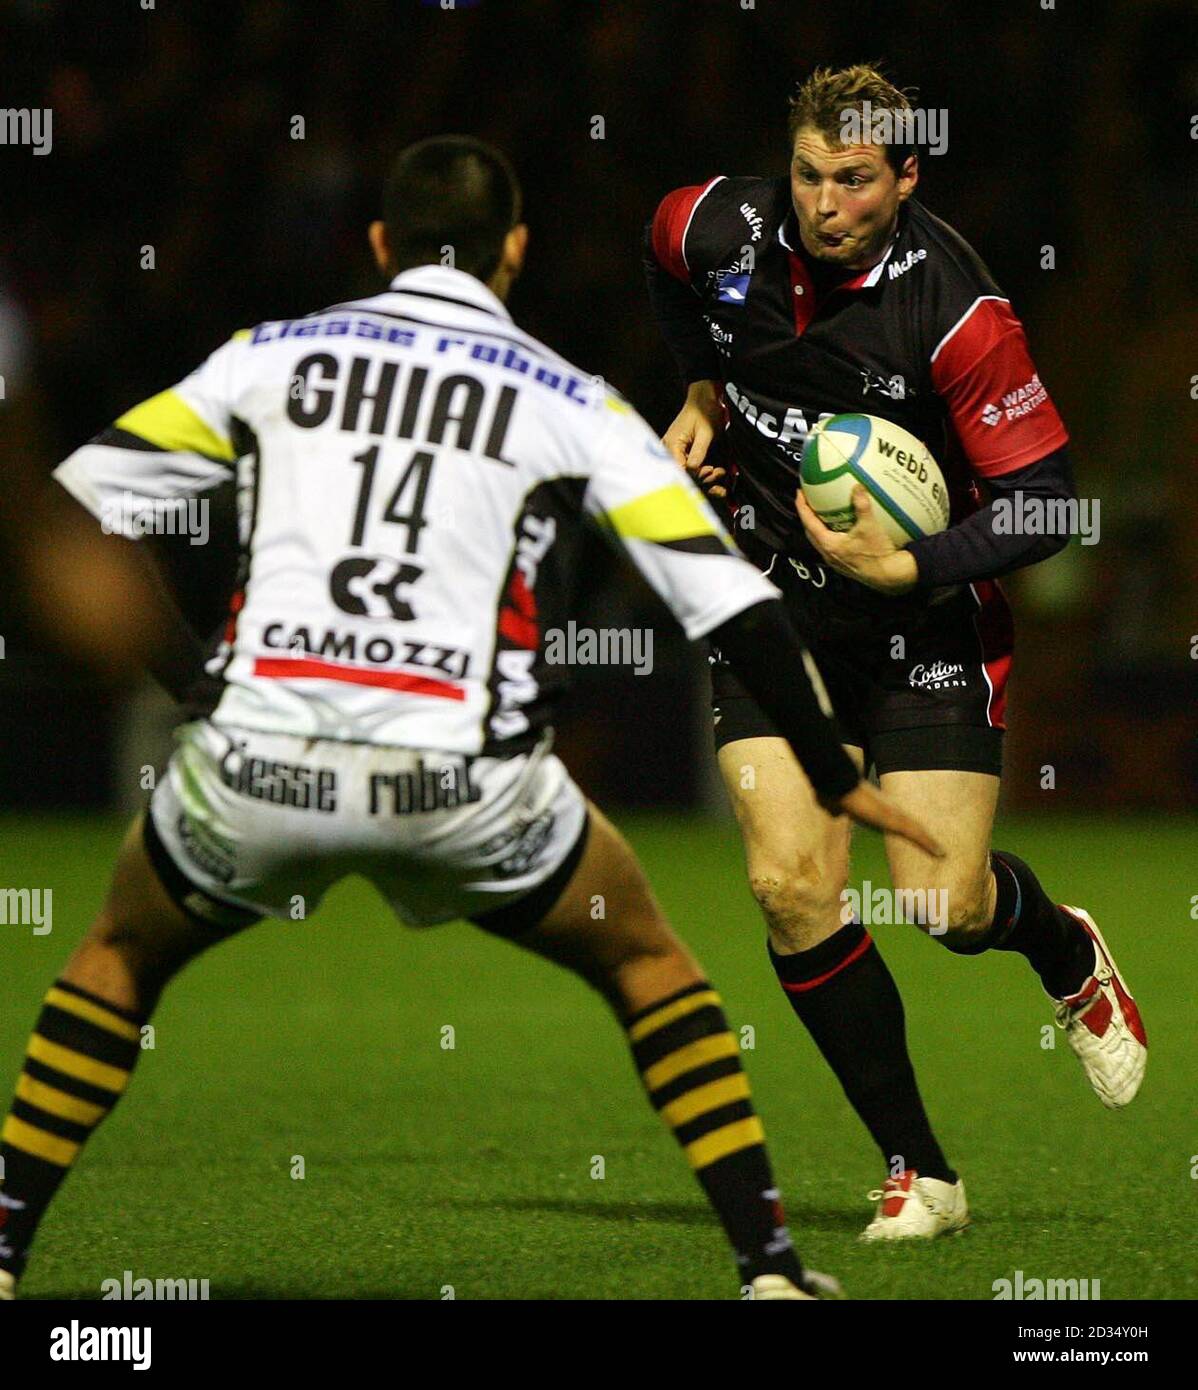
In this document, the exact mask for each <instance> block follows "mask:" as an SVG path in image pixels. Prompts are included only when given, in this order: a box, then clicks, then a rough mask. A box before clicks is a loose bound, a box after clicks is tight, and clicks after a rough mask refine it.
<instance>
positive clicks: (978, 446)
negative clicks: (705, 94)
mask: <svg viewBox="0 0 1198 1390" xmlns="http://www.w3.org/2000/svg"><path fill="white" fill-rule="evenodd" d="M649 239H650V243H651V251H650V273H651V275H653V274H655V273H658V272H656V267H658V266H659V267H660V268H661V270H663V271H665V272H668V274H669V276H671V277H673V278H674V279H675V280H677V281H680V282H681V283H682V284H684V285H687V286H689V287H690V290H691V291H693V295H694V305H693V309H692V308H690V307H689V303H687V302H683V303H680V305H679V307H680V309H681V311H682V312H681V315H676V316H673V320H672V323H666V322H663V325H662V326H663V329H664V331H665V333H666V337H667V340H668V341H669V343H670V346H671V348H672V350H673V352H674V355H675V357H676V359H677V360H678V365H679V367H680V369H681V371H682V373H683V376H684V377H685V379H686V380H687V381H696V380H704V379H713V380H718V381H722V382H723V384H724V395H725V399H726V403H727V408H728V416H729V424H728V429H727V432H726V435H725V443H726V444H727V445H728V446H729V449H730V453H731V460H732V463H733V464H734V467H735V480H734V483H733V487H732V491H731V498H732V505H733V506H734V508H736V509H739V508H741V507H744V506H746V505H752V506H753V508H754V513H753V527H752V529H753V531H754V532H755V533H756V535H757V537H758V538H759V539H761V540H763V541H765V542H766V544H768V545H770V546H771V547H772V548H774V549H778V550H785V551H787V552H788V553H790V554H792V555H794V556H795V557H796V558H799V559H806V560H809V561H818V556H817V554H816V552H815V551H814V549H813V548H812V547H811V545H810V543H809V542H808V540H807V538H806V536H805V534H804V532H803V528H802V525H801V523H800V522H799V519H798V517H797V515H796V514H795V510H794V495H795V490H796V488H797V486H798V474H799V459H800V455H801V453H802V449H803V443H804V441H805V439H806V437H807V433H808V430H809V429H810V428H811V426H812V425H814V424H815V423H816V421H818V420H819V419H820V418H822V417H825V416H829V415H836V414H840V413H842V412H852V411H861V412H865V413H868V414H871V415H879V416H881V417H883V418H884V419H887V420H892V421H893V422H894V423H895V424H897V425H900V426H902V428H904V429H906V430H909V431H910V432H911V433H912V434H914V435H915V436H916V437H917V438H919V439H921V440H923V441H924V443H925V444H926V445H927V446H928V448H930V449H931V451H932V453H933V455H934V456H935V458H936V459H937V461H938V462H939V464H940V466H941V469H942V470H943V472H944V476H945V479H946V481H947V483H948V486H949V492H950V496H951V499H952V515H951V522H952V523H956V522H958V521H960V520H962V519H963V518H964V517H966V516H968V515H970V514H971V513H972V512H973V511H975V510H976V509H977V507H978V506H979V504H980V496H979V493H978V490H977V486H976V482H977V479H979V478H983V479H984V478H995V477H999V476H1001V475H1002V474H1005V473H1010V472H1012V471H1013V470H1015V469H1019V468H1023V467H1026V466H1027V465H1029V464H1032V463H1034V462H1036V461H1037V460H1039V459H1042V458H1044V457H1045V456H1046V455H1048V454H1050V453H1052V452H1053V451H1054V450H1057V449H1060V448H1061V447H1062V446H1063V445H1064V444H1065V443H1066V442H1067V439H1068V435H1067V434H1066V431H1065V427H1064V425H1063V424H1062V422H1061V418H1060V416H1059V415H1058V414H1057V411H1056V408H1055V406H1054V405H1053V403H1052V401H1051V399H1050V398H1049V396H1048V393H1047V391H1046V390H1045V388H1044V387H1043V385H1042V384H1041V382H1040V378H1039V375H1038V373H1037V372H1036V368H1035V365H1034V364H1033V362H1032V359H1031V355H1030V353H1029V351H1028V346H1027V341H1026V338H1025V336H1024V332H1023V326H1022V324H1021V323H1020V321H1019V319H1018V318H1017V317H1016V315H1015V313H1014V311H1013V310H1012V308H1011V305H1010V302H1009V301H1008V300H1007V299H1006V297H1005V296H1004V295H1003V293H1002V291H1001V290H1000V289H999V288H998V286H997V285H996V284H995V283H994V281H993V280H992V279H991V277H990V274H989V272H988V271H987V269H986V267H985V265H983V263H982V261H981V259H980V258H979V257H978V256H977V254H976V253H975V252H974V251H973V249H972V248H971V247H970V246H969V245H968V243H967V242H965V241H964V240H963V238H962V237H960V236H959V235H958V234H957V233H956V232H955V231H954V230H953V229H952V228H951V227H950V226H948V224H947V223H945V222H942V221H941V220H940V219H939V218H938V217H935V216H933V215H932V213H930V212H929V211H928V210H927V208H925V207H924V206H923V205H922V204H921V203H919V202H918V201H916V200H915V199H914V198H910V199H908V200H907V201H906V202H905V203H904V204H903V205H902V208H901V209H900V212H899V219H898V224H897V228H896V233H895V237H894V240H893V242H892V243H891V245H890V248H889V250H888V251H887V253H886V255H885V257H884V258H883V260H882V261H880V262H879V263H878V264H877V265H875V266H873V267H872V268H871V269H870V270H868V271H865V272H863V273H861V274H859V275H855V276H850V277H849V278H841V279H839V280H838V281H836V280H833V281H832V282H831V285H832V287H831V288H825V289H824V290H822V291H821V289H820V286H827V285H828V284H829V277H828V275H827V273H826V268H825V267H822V266H819V265H818V264H816V266H815V270H814V272H813V268H812V267H813V262H812V260H811V258H809V257H808V256H807V254H806V253H805V252H804V251H803V250H802V248H801V244H800V241H799V234H798V227H797V224H796V219H795V215H794V210H793V208H792V206H791V197H790V184H789V180H788V179H787V178H785V177H783V178H773V179H762V178H726V177H723V176H720V177H718V178H714V179H712V180H711V181H710V182H708V183H705V184H700V185H696V186H695V187H692V188H680V189H678V190H676V191H675V192H673V193H670V194H669V195H668V196H667V197H666V198H665V199H663V201H662V202H661V204H660V206H659V207H658V209H657V212H656V214H655V216H654V218H653V222H652V227H651V233H650V238H649ZM660 278H663V279H664V277H660ZM817 282H818V284H817ZM668 283H669V282H668V281H666V282H665V285H666V287H668ZM657 298H658V299H659V300H660V296H658V297H657ZM677 298H678V296H677V294H676V293H675V294H674V295H673V296H671V302H673V301H674V300H676V299H677ZM682 299H683V300H684V301H685V300H687V297H686V296H683V297H682ZM687 320H689V321H690V322H689V323H688V322H687ZM704 330H705V331H704ZM950 524H951V523H950ZM880 597H881V596H880V595H874V598H880ZM883 601H885V600H883Z"/></svg>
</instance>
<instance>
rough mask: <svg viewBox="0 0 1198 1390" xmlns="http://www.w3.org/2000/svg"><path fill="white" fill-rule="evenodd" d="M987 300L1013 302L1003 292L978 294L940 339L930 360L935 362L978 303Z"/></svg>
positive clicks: (1001, 302) (1003, 302)
mask: <svg viewBox="0 0 1198 1390" xmlns="http://www.w3.org/2000/svg"><path fill="white" fill-rule="evenodd" d="M987 300H993V301H994V302H995V303H997V304H1009V303H1010V302H1011V301H1010V300H1009V299H1008V298H1007V297H1006V295H1002V294H981V295H978V297H977V298H976V299H975V300H974V301H973V303H972V304H971V305H970V306H969V308H968V309H966V310H965V312H964V313H963V314H962V315H961V317H960V318H959V319H958V320H957V321H956V323H954V324H953V326H952V327H951V328H950V329H949V330H948V332H947V333H946V334H945V335H944V337H943V338H941V339H940V341H939V342H938V343H937V344H936V347H935V350H934V351H933V353H932V356H931V358H930V359H929V360H930V361H932V362H935V360H936V359H937V357H939V356H940V354H941V352H943V351H944V348H945V346H946V345H947V344H948V342H949V340H950V339H951V338H952V337H953V335H954V334H956V333H957V332H958V331H959V330H960V329H961V328H963V327H964V326H965V324H966V323H967V322H968V320H969V318H970V316H971V315H972V314H973V312H974V310H975V309H976V308H977V307H978V305H979V304H984V303H985V302H986V301H987Z"/></svg>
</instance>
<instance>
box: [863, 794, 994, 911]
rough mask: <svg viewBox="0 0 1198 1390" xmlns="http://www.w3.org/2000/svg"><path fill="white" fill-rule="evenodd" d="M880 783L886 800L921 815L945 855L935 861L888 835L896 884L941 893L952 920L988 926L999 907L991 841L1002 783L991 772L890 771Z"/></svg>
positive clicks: (889, 856)
mask: <svg viewBox="0 0 1198 1390" xmlns="http://www.w3.org/2000/svg"><path fill="white" fill-rule="evenodd" d="M879 781H880V783H881V787H882V790H883V791H884V792H885V793H886V795H887V796H889V797H891V798H892V799H893V800H894V801H895V802H896V803H897V804H898V805H899V806H901V807H902V808H903V809H904V810H906V811H909V812H911V814H912V815H917V816H919V818H920V819H921V820H922V822H923V823H924V825H926V826H927V828H928V829H929V830H930V831H931V833H932V834H933V835H934V836H935V837H936V838H937V839H938V840H939V841H940V843H941V844H942V845H943V846H944V848H945V851H946V853H945V857H944V858H943V859H933V858H932V857H931V856H930V855H928V854H925V853H924V852H923V850H921V849H919V848H918V847H917V846H915V845H912V844H910V843H909V842H908V841H906V840H900V839H898V838H897V837H896V836H894V835H887V836H886V857H887V860H888V862H889V865H890V881H891V883H892V884H893V886H894V887H895V888H896V889H910V890H917V889H920V888H923V889H928V890H931V889H935V890H937V891H941V892H943V893H944V894H945V895H946V898H945V901H946V903H947V909H948V914H949V920H950V922H953V923H956V924H960V925H966V926H968V925H985V922H986V921H988V920H989V916H990V914H991V913H992V912H993V907H994V904H993V884H992V880H991V877H990V839H991V835H992V834H993V830H994V813H995V811H996V810H997V807H998V793H999V786H1000V783H999V779H998V778H997V777H995V776H992V775H991V774H990V773H986V772H962V771H957V770H949V769H943V770H935V771H917V772H885V773H883V774H882V776H881V777H880V778H879ZM983 919H984V920H983Z"/></svg>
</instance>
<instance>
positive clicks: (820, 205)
mask: <svg viewBox="0 0 1198 1390" xmlns="http://www.w3.org/2000/svg"><path fill="white" fill-rule="evenodd" d="M915 168H916V162H915V160H914V158H911V159H909V160H908V161H907V164H906V165H905V166H904V173H903V174H902V175H901V176H900V175H897V174H896V173H895V172H894V170H893V169H892V168H891V166H890V164H889V163H888V162H887V159H886V151H885V149H884V148H883V147H882V146H881V145H842V144H840V143H839V142H836V143H833V144H831V145H829V144H828V142H827V141H826V140H825V139H824V137H823V135H822V134H821V133H820V132H819V131H818V130H816V129H814V128H813V127H811V126H804V127H803V128H802V129H801V130H799V131H797V132H796V134H795V142H794V149H793V151H792V153H791V162H790V195H791V199H792V201H793V202H794V208H795V215H796V217H797V218H798V220H799V236H800V237H801V238H802V242H803V247H804V249H805V250H806V251H807V253H808V254H809V255H811V256H814V257H815V258H816V259H817V260H820V261H825V262H826V263H827V264H829V265H838V266H843V267H844V268H845V269H846V270H864V269H866V267H868V266H871V265H874V264H875V263H876V262H877V261H879V260H880V259H881V258H882V255H883V253H884V252H885V250H886V247H887V245H888V244H889V242H890V238H891V235H892V234H893V232H894V224H895V220H896V219H897V217H898V210H899V206H900V204H902V202H903V201H904V200H905V199H906V198H908V197H909V196H910V194H911V190H912V189H913V188H914V187H915V183H916V178H917V175H916V172H915Z"/></svg>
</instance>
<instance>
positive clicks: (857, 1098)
mask: <svg viewBox="0 0 1198 1390" xmlns="http://www.w3.org/2000/svg"><path fill="white" fill-rule="evenodd" d="M769 953H770V960H771V961H772V963H773V966H774V970H775V971H776V972H777V975H778V982H779V983H780V984H781V986H782V988H783V989H784V990H785V991H786V997H787V998H788V999H789V1000H790V1006H791V1008H792V1009H794V1011H795V1013H796V1014H797V1015H798V1016H799V1018H800V1019H801V1020H802V1022H803V1025H804V1027H805V1028H806V1029H807V1031H808V1032H809V1033H810V1034H811V1037H812V1039H813V1040H814V1042H815V1045H816V1046H817V1047H818V1048H819V1050H820V1051H821V1052H822V1053H823V1055H824V1060H825V1061H826V1062H827V1063H828V1065H829V1066H830V1067H831V1068H832V1070H833V1072H835V1074H836V1079H837V1080H838V1081H839V1082H840V1084H841V1085H842V1086H843V1087H844V1093H845V1095H846V1096H847V1097H848V1100H849V1103H850V1104H851V1105H852V1107H853V1109H854V1110H855V1111H856V1112H857V1114H858V1115H859V1116H860V1117H861V1120H862V1122H863V1124H864V1125H865V1127H866V1129H868V1130H869V1132H870V1134H871V1135H872V1136H873V1139H874V1142H875V1143H876V1144H877V1146H878V1147H879V1148H880V1149H881V1150H882V1156H883V1158H884V1159H885V1160H886V1165H887V1167H888V1168H890V1169H893V1168H894V1166H895V1160H896V1159H897V1160H899V1165H898V1166H899V1167H901V1168H914V1169H915V1170H916V1171H917V1172H918V1173H919V1174H920V1176H921V1177H925V1178H938V1179H939V1180H940V1181H941V1182H956V1180H957V1174H956V1173H955V1172H954V1171H953V1169H952V1168H950V1167H949V1164H948V1160H947V1159H946V1158H945V1156H944V1153H943V1151H942V1150H941V1148H940V1145H939V1144H938V1143H937V1142H936V1136H935V1135H934V1134H933V1133H932V1126H931V1124H930V1123H929V1121H928V1116H927V1112H926V1111H925V1109H924V1105H923V1100H922V1099H921V1097H920V1094H919V1086H918V1084H917V1082H916V1080H915V1069H914V1067H912V1065H911V1058H910V1056H909V1055H908V1053H907V1031H906V1020H905V1018H904V1015H903V1001H902V999H901V998H900V997H899V992H898V987H897V986H896V985H895V983H894V979H893V977H892V976H891V974H890V971H889V970H888V969H887V968H886V962H885V961H884V960H883V959H882V956H881V953H880V952H879V951H878V948H877V947H876V946H875V945H874V943H873V940H872V938H871V937H870V936H869V934H868V933H867V932H866V930H865V928H864V927H863V926H861V924H860V923H858V922H852V923H850V924H849V925H848V926H847V927H842V928H841V929H840V931H838V932H836V933H834V934H833V935H832V936H830V937H828V939H827V940H826V941H821V942H820V943H819V945H818V946H813V947H812V948H811V950H809V951H799V952H797V953H796V954H795V955H792V956H780V955H778V954H777V952H776V951H775V950H774V948H773V946H770V947H769Z"/></svg>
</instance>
